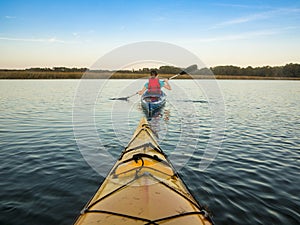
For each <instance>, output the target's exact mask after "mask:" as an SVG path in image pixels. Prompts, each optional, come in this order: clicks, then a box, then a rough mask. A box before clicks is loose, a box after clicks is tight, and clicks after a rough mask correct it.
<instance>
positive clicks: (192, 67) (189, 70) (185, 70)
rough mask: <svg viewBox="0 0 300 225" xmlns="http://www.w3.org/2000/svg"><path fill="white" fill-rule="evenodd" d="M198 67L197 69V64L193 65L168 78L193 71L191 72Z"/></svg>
mask: <svg viewBox="0 0 300 225" xmlns="http://www.w3.org/2000/svg"><path fill="white" fill-rule="evenodd" d="M196 69H197V65H191V66H189V67H187V68H185V69H183V70H182V71H181V72H180V73H178V74H176V75H174V76H172V77H170V78H168V80H171V79H173V78H175V77H178V76H179V75H183V74H188V73H191V72H193V71H195V70H196Z"/></svg>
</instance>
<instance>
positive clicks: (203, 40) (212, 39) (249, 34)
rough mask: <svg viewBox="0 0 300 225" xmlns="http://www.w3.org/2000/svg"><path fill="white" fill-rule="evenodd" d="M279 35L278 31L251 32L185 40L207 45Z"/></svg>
mask: <svg viewBox="0 0 300 225" xmlns="http://www.w3.org/2000/svg"><path fill="white" fill-rule="evenodd" d="M279 33H281V31H280V30H258V31H252V32H244V33H238V34H230V35H223V36H218V37H208V38H196V39H190V40H187V41H188V42H194V43H208V42H222V41H236V40H246V39H252V38H255V37H265V36H272V35H276V34H279Z"/></svg>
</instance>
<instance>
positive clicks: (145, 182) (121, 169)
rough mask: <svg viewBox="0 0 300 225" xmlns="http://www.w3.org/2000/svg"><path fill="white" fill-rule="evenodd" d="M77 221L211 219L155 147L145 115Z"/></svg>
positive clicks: (201, 221)
mask: <svg viewBox="0 0 300 225" xmlns="http://www.w3.org/2000/svg"><path fill="white" fill-rule="evenodd" d="M75 224H76V225H82V224H123V225H127V224H128V225H129V224H130V225H140V224H144V225H145V224H166V225H170V224H172V225H176V224H178V225H179V224H188V225H193V224H197V225H199V224H212V221H211V219H210V218H209V216H208V215H207V212H206V211H205V210H204V209H203V208H202V207H201V206H200V205H199V204H198V203H197V202H196V200H195V199H194V198H193V196H192V195H191V194H190V193H189V191H188V190H187V188H186V186H185V185H184V183H183V182H182V180H181V179H180V177H179V175H178V174H177V173H176V171H175V169H174V168H173V166H172V165H171V163H170V162H169V161H168V159H167V157H166V155H165V154H164V153H163V151H162V150H161V148H160V147H159V145H158V143H157V141H156V139H155V137H154V135H153V133H152V131H151V129H150V128H149V126H148V123H147V121H146V119H145V118H143V119H142V120H141V122H140V124H139V126H138V128H137V130H136V131H135V133H134V135H133V138H132V139H131V141H130V142H129V144H128V146H127V147H126V148H125V149H124V151H123V152H122V154H121V156H120V157H119V159H118V161H117V162H116V164H115V165H114V166H113V168H112V170H111V171H110V173H109V174H108V176H107V177H106V179H105V180H104V182H103V183H102V185H101V186H100V188H99V189H98V191H97V192H96V194H95V195H94V197H93V198H92V199H91V200H90V201H89V202H88V203H87V205H86V206H85V207H84V209H83V210H82V212H81V215H80V216H79V218H78V220H77V221H76V223H75Z"/></svg>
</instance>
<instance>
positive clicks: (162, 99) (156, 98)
mask: <svg viewBox="0 0 300 225" xmlns="http://www.w3.org/2000/svg"><path fill="white" fill-rule="evenodd" d="M166 99H167V96H166V94H165V93H164V92H161V94H150V93H148V92H145V93H144V94H143V95H142V97H141V105H142V107H143V109H144V110H145V111H146V112H147V114H148V115H151V114H152V113H153V112H155V111H156V110H158V109H160V108H161V107H162V106H163V105H164V104H165V103H166Z"/></svg>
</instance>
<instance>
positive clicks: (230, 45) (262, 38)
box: [0, 0, 300, 69]
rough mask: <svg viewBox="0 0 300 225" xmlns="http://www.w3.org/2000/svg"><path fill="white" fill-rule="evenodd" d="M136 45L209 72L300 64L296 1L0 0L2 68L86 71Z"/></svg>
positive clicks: (299, 22) (299, 6) (299, 3)
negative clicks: (172, 52)
mask: <svg viewBox="0 0 300 225" xmlns="http://www.w3.org/2000/svg"><path fill="white" fill-rule="evenodd" d="M141 41H161V42H167V43H171V44H175V45H178V46H180V47H182V48H185V49H187V50H188V51H190V52H192V53H193V54H195V55H196V56H197V57H198V58H199V59H200V60H202V61H203V62H204V64H205V65H207V66H218V65H236V66H242V67H245V66H263V65H270V66H276V65H285V64H286V63H300V1H299V0H285V1H282V0H266V1H259V0H244V1H241V0H240V1H224V0H219V1H208V0H200V1H193V0H185V1H176V0H173V1H169V0H165V1H151V0H148V1H147V0H145V1H137V0H136V1H125V0H123V1H121V0H120V1H113V0H112V1H99V0H97V1H96V0H95V1H93V0H92V1H89V0H86V1H75V0H73V1H71V0H65V1H57V0H51V1H48V0H45V1H40V0H36V1H35V0H27V1H21V0H20V1H16V0H1V1H0V52H1V53H0V68H8V69H13V68H17V69H22V68H31V67H50V68H51V67H54V66H66V67H90V66H91V65H92V64H93V63H95V61H96V60H98V59H99V58H100V57H101V56H103V55H104V54H106V53H108V52H110V51H111V50H113V49H116V48H118V47H120V46H123V45H127V44H130V43H134V42H141Z"/></svg>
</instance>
